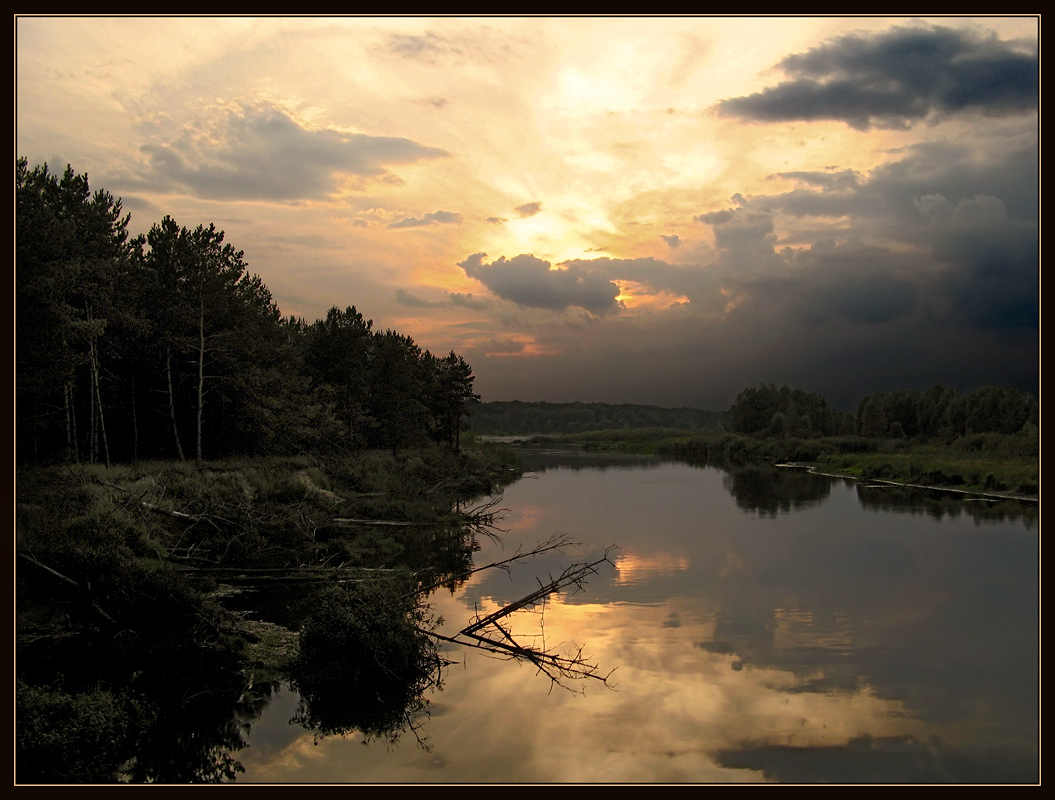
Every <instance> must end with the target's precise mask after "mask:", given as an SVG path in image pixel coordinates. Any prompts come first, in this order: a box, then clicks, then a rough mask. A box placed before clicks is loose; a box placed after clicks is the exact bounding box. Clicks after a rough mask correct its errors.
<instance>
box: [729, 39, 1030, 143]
mask: <svg viewBox="0 0 1055 800" xmlns="http://www.w3.org/2000/svg"><path fill="white" fill-rule="evenodd" d="M778 66H779V67H780V68H781V69H782V70H783V71H784V73H785V74H786V75H788V76H790V77H791V80H788V81H784V82H782V83H779V84H778V85H777V86H773V87H770V88H768V89H765V90H763V91H762V92H759V93H756V94H752V95H748V96H746V97H734V98H730V99H727V100H722V101H721V102H719V103H718V105H717V108H718V111H719V112H720V113H721V114H723V115H726V116H733V117H740V118H743V119H749V120H756V121H760V122H777V121H789V120H841V121H843V122H845V123H846V124H848V125H850V126H851V127H852V128H855V129H857V130H862V131H863V130H868V129H869V128H871V127H873V126H875V127H879V128H907V127H911V126H912V125H913V124H915V123H917V122H920V121H924V120H926V121H930V122H934V121H937V120H940V119H941V118H943V117H948V116H950V115H953V114H958V113H962V112H968V111H971V112H973V111H977V112H981V113H984V114H987V115H992V116H1009V115H1013V114H1022V113H1027V112H1030V111H1034V110H1036V109H1037V107H1038V100H1039V87H1040V71H1039V61H1038V53H1037V50H1036V48H1035V46H1034V45H1032V44H1025V43H1022V42H1016V41H1002V40H1000V39H997V38H996V36H995V35H988V36H983V35H980V34H976V33H971V32H969V31H958V30H953V29H951V28H941V27H920V28H901V27H895V28H893V29H891V30H889V31H886V32H884V33H880V34H850V35H847V36H840V37H838V38H836V39H833V40H832V41H830V42H828V43H826V44H823V45H820V46H819V47H815V48H812V49H810V50H808V51H807V52H805V53H800V54H796V55H791V56H788V57H787V58H785V59H784V60H783V61H781V62H780V63H779V65H778Z"/></svg>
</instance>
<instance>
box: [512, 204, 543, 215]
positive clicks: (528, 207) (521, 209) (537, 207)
mask: <svg viewBox="0 0 1055 800" xmlns="http://www.w3.org/2000/svg"><path fill="white" fill-rule="evenodd" d="M514 210H515V211H516V212H517V214H519V215H520V216H521V217H533V216H535V215H536V214H537V213H539V212H540V211H541V210H542V203H539V202H537V201H536V202H534V203H524V205H522V206H517V207H516V208H515V209H514Z"/></svg>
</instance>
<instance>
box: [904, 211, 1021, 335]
mask: <svg viewBox="0 0 1055 800" xmlns="http://www.w3.org/2000/svg"><path fill="white" fill-rule="evenodd" d="M917 207H918V208H919V209H920V210H921V211H922V212H923V213H925V214H927V216H928V217H929V218H930V219H931V221H932V224H933V226H934V254H935V256H937V258H939V259H941V260H942V261H943V262H946V263H947V264H949V265H950V266H951V269H949V270H947V271H945V272H942V273H941V274H940V277H939V279H938V286H939V287H940V288H941V289H942V290H943V291H944V292H945V293H946V295H947V296H948V298H949V300H950V302H951V315H952V317H953V318H954V319H956V320H959V321H962V322H964V323H966V324H968V325H971V326H974V327H979V328H1023V329H1035V328H1037V326H1038V325H1039V314H1040V275H1039V267H1040V237H1039V229H1038V226H1037V225H1036V224H1033V223H1031V222H1028V221H1024V220H1012V219H1010V218H1009V216H1008V213H1007V208H1006V207H1005V205H1004V203H1003V202H1002V201H1001V200H999V199H997V198H995V197H989V196H986V195H978V196H976V197H975V198H973V199H971V200H962V201H960V203H958V204H957V205H956V207H955V208H954V207H953V206H952V205H951V204H950V203H949V202H948V201H947V200H946V199H945V198H944V197H942V196H941V195H928V196H926V197H923V198H920V199H919V201H918V202H917Z"/></svg>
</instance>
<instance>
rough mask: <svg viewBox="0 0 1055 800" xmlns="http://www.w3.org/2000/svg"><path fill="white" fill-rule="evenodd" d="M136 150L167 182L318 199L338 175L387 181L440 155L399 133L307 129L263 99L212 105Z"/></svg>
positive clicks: (222, 192)
mask: <svg viewBox="0 0 1055 800" xmlns="http://www.w3.org/2000/svg"><path fill="white" fill-rule="evenodd" d="M142 150H143V152H144V153H145V154H146V155H147V158H148V160H149V163H150V166H151V167H152V168H153V170H154V172H155V173H156V175H157V176H159V177H161V178H163V179H164V180H165V181H166V182H167V183H169V184H176V185H179V186H181V187H184V188H185V189H188V190H190V192H192V193H193V194H195V195H197V196H200V197H207V198H210V199H222V200H299V199H305V198H322V197H326V196H328V195H330V194H332V193H333V192H334V191H335V190H336V189H337V188H338V185H339V183H340V181H341V179H342V177H353V178H358V179H372V180H387V179H391V178H392V177H393V176H391V175H390V174H389V173H388V171H387V167H389V166H391V165H393V164H408V163H413V162H416V161H422V160H426V159H433V158H441V157H444V156H446V155H447V153H445V152H444V151H443V150H439V149H437V148H434V147H426V146H424V145H421V144H418V143H417V142H414V141H411V140H410V139H404V138H402V137H396V136H367V135H365V134H352V133H345V132H343V131H338V130H333V129H308V128H305V127H303V126H302V125H300V123H298V122H297V121H296V120H294V119H292V118H291V117H290V116H289V115H288V114H287V113H286V112H285V111H283V110H282V109H280V108H278V107H276V106H273V105H270V104H268V103H264V102H260V103H251V104H246V105H242V106H225V107H223V108H217V109H213V110H212V113H210V114H209V115H207V116H206V117H205V118H203V119H201V120H199V121H197V123H196V124H195V125H194V126H193V128H191V127H188V128H187V129H185V130H184V131H183V132H182V133H181V134H180V135H179V136H178V137H176V138H175V139H173V140H172V141H170V142H167V143H162V144H149V145H144V146H143V148H142Z"/></svg>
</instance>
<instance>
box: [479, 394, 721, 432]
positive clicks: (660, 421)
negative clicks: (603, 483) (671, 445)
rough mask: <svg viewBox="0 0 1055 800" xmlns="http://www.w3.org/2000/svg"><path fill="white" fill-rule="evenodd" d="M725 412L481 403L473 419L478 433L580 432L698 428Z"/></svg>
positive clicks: (710, 425)
mask: <svg viewBox="0 0 1055 800" xmlns="http://www.w3.org/2000/svg"><path fill="white" fill-rule="evenodd" d="M724 418H725V415H724V414H722V413H721V412H717V411H703V410H701V409H698V408H662V407H660V406H643V405H634V404H631V403H620V404H612V403H544V402H538V403H525V402H522V401H520V400H512V401H495V402H491V403H481V404H480V405H479V406H477V407H476V408H475V409H474V410H473V416H472V419H471V421H470V424H471V426H472V429H473V431H474V432H476V433H483V434H499V433H502V434H521V435H527V434H539V433H580V432H584V431H599V430H613V429H620V428H621V429H627V428H629V429H639V428H673V429H677V430H685V431H694V430H701V429H704V428H714V427H717V426H718V425H720V424H722V422H723V420H724Z"/></svg>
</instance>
